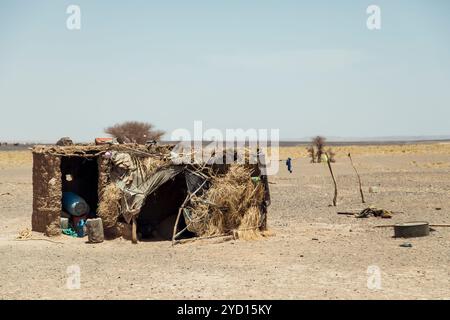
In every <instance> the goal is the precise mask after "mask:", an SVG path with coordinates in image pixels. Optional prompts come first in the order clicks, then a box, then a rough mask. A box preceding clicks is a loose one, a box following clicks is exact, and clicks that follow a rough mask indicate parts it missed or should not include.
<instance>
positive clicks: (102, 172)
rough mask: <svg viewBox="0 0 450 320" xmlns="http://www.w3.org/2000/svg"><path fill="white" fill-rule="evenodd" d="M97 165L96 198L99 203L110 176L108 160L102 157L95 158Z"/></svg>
mask: <svg viewBox="0 0 450 320" xmlns="http://www.w3.org/2000/svg"><path fill="white" fill-rule="evenodd" d="M97 163H98V192H97V193H98V198H99V199H100V200H99V201H101V196H102V193H103V190H104V189H105V187H106V185H107V184H108V183H109V175H110V160H109V159H106V158H103V157H102V156H100V157H98V158H97Z"/></svg>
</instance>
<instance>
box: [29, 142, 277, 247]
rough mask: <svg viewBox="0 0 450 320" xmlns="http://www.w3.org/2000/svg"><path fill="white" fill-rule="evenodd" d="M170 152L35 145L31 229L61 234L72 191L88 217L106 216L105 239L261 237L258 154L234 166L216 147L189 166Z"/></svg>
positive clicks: (264, 202)
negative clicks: (83, 205) (66, 195)
mask: <svg viewBox="0 0 450 320" xmlns="http://www.w3.org/2000/svg"><path fill="white" fill-rule="evenodd" d="M173 148H174V146H173V145H149V146H148V145H137V144H106V145H68V146H55V145H51V146H35V147H34V148H33V150H32V152H33V214H32V229H33V231H37V232H43V233H45V234H46V235H48V236H55V235H59V234H61V222H60V221H61V216H62V215H64V216H65V217H68V218H69V219H71V215H70V214H68V213H67V210H65V209H66V208H65V204H64V202H63V196H64V194H67V193H73V194H76V195H77V196H79V197H80V198H82V199H83V200H84V201H85V202H86V203H87V207H88V208H89V212H88V213H87V214H86V216H85V219H89V218H101V219H102V223H103V228H104V234H105V238H107V239H108V238H116V237H120V236H123V237H125V238H131V239H133V238H135V237H137V238H139V239H148V238H156V239H158V238H160V239H172V241H176V240H178V239H182V238H186V237H212V236H219V235H234V236H236V237H239V238H244V239H247V238H255V237H256V238H257V237H259V236H261V234H263V233H264V231H265V230H266V228H267V222H266V221H267V207H268V206H269V204H270V193H269V186H268V179H267V176H266V175H265V171H264V166H263V165H261V164H262V163H264V162H263V161H261V159H263V155H262V154H261V153H250V152H246V153H245V159H244V161H243V162H242V161H236V160H237V158H236V154H234V159H233V160H234V161H232V162H231V163H230V161H224V160H225V158H226V155H227V153H226V152H223V151H221V152H218V151H217V150H216V151H213V152H212V153H211V156H210V157H209V158H208V159H207V161H192V162H189V163H186V161H180V156H181V155H180V154H178V153H176V152H174V151H173V150H174V149H173ZM228 156H229V154H228ZM250 159H253V160H254V161H250ZM224 162H226V163H224ZM134 240H135V239H134Z"/></svg>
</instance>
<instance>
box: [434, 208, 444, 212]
mask: <svg viewBox="0 0 450 320" xmlns="http://www.w3.org/2000/svg"><path fill="white" fill-rule="evenodd" d="M434 209H435V210H437V211H439V210H442V208H434Z"/></svg>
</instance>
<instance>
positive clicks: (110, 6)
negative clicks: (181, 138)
mask: <svg viewBox="0 0 450 320" xmlns="http://www.w3.org/2000/svg"><path fill="white" fill-rule="evenodd" d="M70 4H77V5H79V6H80V7H81V30H79V31H69V30H68V29H67V28H66V19H67V17H68V14H66V8H67V6H68V5H70ZM370 4H377V5H379V6H380V8H381V18H382V25H381V30H377V31H369V30H368V29H367V28H366V19H367V17H368V15H367V14H366V8H367V6H368V5H370ZM0 111H1V114H0V141H1V140H28V141H29V140H32V141H36V140H41V141H54V140H56V139H57V138H59V137H61V136H70V137H72V138H73V139H74V140H77V141H87V140H89V141H90V140H92V139H93V137H95V136H103V135H104V134H103V133H102V131H103V129H104V128H105V127H107V126H108V125H111V124H114V123H116V122H120V121H123V120H141V121H149V122H151V123H154V124H155V125H156V126H157V127H158V128H160V129H163V130H166V131H168V132H169V133H170V131H172V130H174V129H176V128H187V129H192V128H193V121H194V120H203V121H204V126H205V127H206V128H219V129H225V128H244V129H247V128H279V129H280V135H281V138H283V139H289V138H301V137H307V136H312V135H315V134H323V135H328V136H341V137H373V136H393V135H402V136H403V135H414V136H416V135H448V134H450V1H445V0H442V1H425V0H423V1H412V0H403V1H402V0H396V1H375V0H372V1H357V0H356V1H355V0H353V1H332V0H329V1H298V0H297V1H283V0H279V1H264V0H262V1H261V0H252V1H250V0H239V1H235V0H227V1H225V0H222V1H219V0H217V1H212V0H209V1H195V0H190V1H170V0H169V1H97V0H86V1H85V0H77V1H76V0H72V1H40V0H39V1H20V0H11V1H10V0H0ZM166 137H168V136H166Z"/></svg>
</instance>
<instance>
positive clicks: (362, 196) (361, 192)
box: [348, 153, 366, 203]
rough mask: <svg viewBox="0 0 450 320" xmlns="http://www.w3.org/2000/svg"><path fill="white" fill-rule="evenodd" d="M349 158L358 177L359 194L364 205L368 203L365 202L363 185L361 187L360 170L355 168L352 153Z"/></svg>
mask: <svg viewBox="0 0 450 320" xmlns="http://www.w3.org/2000/svg"><path fill="white" fill-rule="evenodd" d="M348 157H349V158H350V163H351V164H352V167H353V169H354V170H355V172H356V175H357V176H358V183H359V193H360V194H361V201H362V203H366V201H365V200H364V193H363V190H362V185H361V177H360V176H359V173H358V170H356V167H355V165H354V164H353V160H352V156H351V154H350V153H349V154H348Z"/></svg>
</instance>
